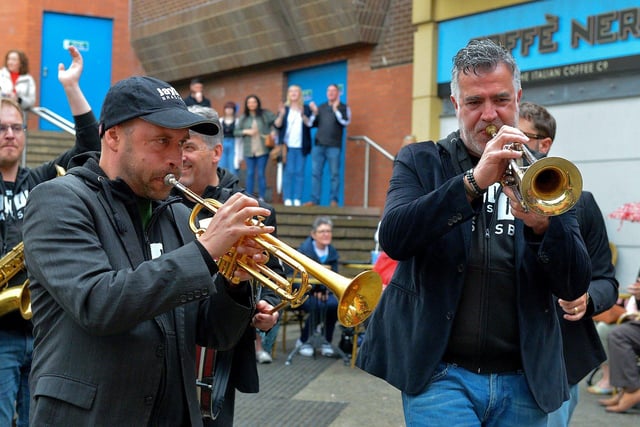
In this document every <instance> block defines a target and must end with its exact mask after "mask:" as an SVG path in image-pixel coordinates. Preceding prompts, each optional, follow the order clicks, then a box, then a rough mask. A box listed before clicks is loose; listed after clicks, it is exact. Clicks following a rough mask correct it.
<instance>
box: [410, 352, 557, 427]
mask: <svg viewBox="0 0 640 427" xmlns="http://www.w3.org/2000/svg"><path fill="white" fill-rule="evenodd" d="M402 404H403V407H404V419H405V423H406V425H407V426H408V427H416V426H429V427H451V426H452V425H455V426H456V427H463V426H464V427H472V426H473V427H476V426H486V427H498V426H500V427H507V426H509V427H521V426H527V427H534V426H538V427H546V425H547V414H545V413H544V411H543V410H542V409H540V408H539V407H538V405H537V404H536V401H535V400H534V398H533V395H532V394H531V392H530V391H529V386H528V385H527V380H526V379H525V377H524V373H522V372H517V373H504V374H486V375H482V374H475V373H473V372H471V371H467V370H466V369H464V368H461V367H459V366H456V365H452V364H446V363H440V364H439V365H438V367H437V368H436V371H435V373H434V374H433V376H432V377H431V382H430V384H429V386H428V387H427V389H426V390H425V391H424V392H422V393H421V394H418V395H409V394H406V393H402Z"/></svg>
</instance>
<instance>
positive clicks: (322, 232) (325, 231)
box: [316, 229, 331, 234]
mask: <svg viewBox="0 0 640 427" xmlns="http://www.w3.org/2000/svg"><path fill="white" fill-rule="evenodd" d="M316 233H319V234H329V233H331V230H325V229H322V230H316Z"/></svg>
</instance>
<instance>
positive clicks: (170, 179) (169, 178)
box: [164, 173, 177, 185]
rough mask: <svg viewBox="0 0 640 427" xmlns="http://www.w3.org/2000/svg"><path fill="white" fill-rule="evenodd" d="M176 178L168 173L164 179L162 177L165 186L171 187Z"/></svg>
mask: <svg viewBox="0 0 640 427" xmlns="http://www.w3.org/2000/svg"><path fill="white" fill-rule="evenodd" d="M176 181H177V180H176V176H175V175H174V174H172V173H168V174H167V175H166V176H165V177H164V183H165V184H166V185H173V184H174V183H175V182H176Z"/></svg>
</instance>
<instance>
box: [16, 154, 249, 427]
mask: <svg viewBox="0 0 640 427" xmlns="http://www.w3.org/2000/svg"><path fill="white" fill-rule="evenodd" d="M96 167H97V164H96ZM76 175H81V176H80V177H79V176H76ZM108 186H109V184H108V183H106V182H105V180H104V179H103V178H100V177H99V174H95V173H93V172H88V171H87V170H86V169H85V168H76V169H72V170H70V171H69V173H68V174H67V175H66V176H64V177H61V178H57V179H55V180H52V181H49V182H47V183H45V184H42V185H40V186H38V187H37V188H35V189H34V190H33V192H32V193H31V195H30V198H29V202H28V205H27V208H26V213H25V220H24V239H25V240H24V241H25V257H26V262H27V265H28V268H29V274H30V279H31V285H30V289H31V295H32V306H33V322H34V336H35V348H34V353H33V366H32V372H31V378H30V389H31V398H32V400H31V417H30V421H31V424H32V425H38V426H43V425H74V426H80V425H84V426H89V425H91V426H98V425H110V426H113V425H149V423H150V422H153V418H152V417H153V415H154V412H153V411H154V405H156V406H157V401H158V399H159V398H160V396H161V392H160V390H162V387H163V384H164V380H165V379H166V377H165V376H164V375H163V371H164V370H165V346H166V343H167V340H169V339H175V340H176V342H177V343H178V346H177V351H178V354H177V360H176V362H177V363H176V365H175V366H168V367H166V369H167V370H171V371H172V372H180V376H181V383H182V389H183V390H182V391H183V395H184V396H185V399H186V401H187V407H186V408H184V411H185V414H188V418H189V419H190V422H191V425H201V423H202V421H201V418H200V411H199V408H198V402H197V399H196V387H195V383H194V378H196V373H195V359H196V358H195V354H194V353H195V345H196V343H197V344H199V345H204V346H209V347H215V348H218V349H228V348H231V347H232V346H233V345H235V343H236V342H237V341H238V339H239V338H240V337H241V335H242V333H243V332H244V330H245V329H246V325H247V324H248V322H249V321H250V317H251V315H252V312H253V307H252V304H251V303H250V293H249V292H246V294H245V293H242V294H241V295H236V294H235V293H236V292H238V293H239V291H231V290H229V289H227V288H228V286H227V284H226V282H225V281H224V279H222V278H220V279H216V280H214V279H212V272H211V270H212V268H213V269H215V266H214V267H211V265H210V264H208V263H207V262H206V260H205V258H204V257H203V254H202V251H201V249H200V248H199V247H198V244H197V243H195V242H193V240H194V236H193V235H192V233H191V232H190V231H189V230H188V226H187V224H188V223H187V218H188V213H189V211H188V209H186V207H184V206H182V205H181V204H179V203H174V204H170V203H164V204H162V205H158V206H156V207H155V209H154V212H153V216H152V218H151V220H150V222H149V225H148V227H147V229H146V233H145V234H146V237H145V239H146V241H147V242H149V243H156V244H157V243H161V244H162V251H163V254H162V255H161V256H160V257H159V258H156V259H151V258H152V257H151V249H150V245H146V244H141V239H140V238H139V236H138V235H137V232H136V227H135V226H134V223H133V222H132V219H131V218H132V217H131V215H130V211H131V208H132V207H131V200H129V201H128V202H127V200H123V199H122V198H121V197H118V196H117V195H114V194H112V192H111V191H110V190H109V189H108ZM127 203H129V205H127ZM133 203H134V205H135V203H136V202H135V200H134V201H133ZM134 218H135V216H134ZM157 248H158V246H156V250H157ZM214 277H217V275H216V276H214ZM245 295H246V298H245ZM167 312H172V313H173V318H174V319H175V322H174V323H175V336H173V333H172V332H169V331H167V328H166V323H163V313H167Z"/></svg>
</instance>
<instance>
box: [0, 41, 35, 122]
mask: <svg viewBox="0 0 640 427" xmlns="http://www.w3.org/2000/svg"><path fill="white" fill-rule="evenodd" d="M0 90H1V91H2V97H3V98H11V99H13V100H15V101H17V102H18V104H20V107H22V109H23V110H26V109H28V108H30V107H32V106H33V105H34V104H35V103H36V82H35V80H33V77H31V75H30V74H29V59H28V58H27V55H25V53H24V52H22V51H20V50H16V49H12V50H10V51H9V52H7V55H6V56H5V59H4V67H3V68H2V69H0Z"/></svg>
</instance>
